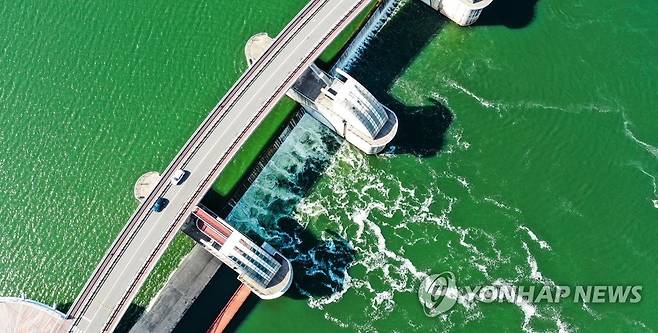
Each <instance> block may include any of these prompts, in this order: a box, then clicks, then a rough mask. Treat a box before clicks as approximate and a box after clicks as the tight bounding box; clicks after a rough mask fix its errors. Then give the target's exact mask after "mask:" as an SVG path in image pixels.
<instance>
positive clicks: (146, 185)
mask: <svg viewBox="0 0 658 333" xmlns="http://www.w3.org/2000/svg"><path fill="white" fill-rule="evenodd" d="M159 181H160V174H159V173H157V172H155V171H151V172H147V173H145V174H143V175H142V176H141V177H139V179H137V182H135V189H134V190H133V194H134V196H135V199H137V201H140V202H141V201H142V200H144V198H146V197H147V196H148V195H149V193H151V191H153V189H154V188H155V185H156V184H157V183H158V182H159Z"/></svg>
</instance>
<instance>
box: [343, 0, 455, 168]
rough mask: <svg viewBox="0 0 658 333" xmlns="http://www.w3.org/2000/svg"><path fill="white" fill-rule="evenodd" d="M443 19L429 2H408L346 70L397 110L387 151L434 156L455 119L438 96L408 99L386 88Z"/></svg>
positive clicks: (400, 73)
mask: <svg viewBox="0 0 658 333" xmlns="http://www.w3.org/2000/svg"><path fill="white" fill-rule="evenodd" d="M444 24H446V20H445V19H444V18H443V16H441V15H440V14H438V13H437V12H436V11H434V10H433V9H431V8H430V7H429V6H427V5H425V4H423V3H421V2H420V1H413V2H410V3H408V4H406V5H405V6H404V7H403V8H401V9H400V12H398V13H397V14H396V15H395V16H394V17H393V18H392V19H391V21H389V22H388V23H387V24H386V26H384V28H383V29H382V30H381V31H380V32H379V34H378V35H377V38H376V39H374V40H372V41H371V42H370V44H369V45H368V47H367V48H366V49H365V50H364V52H363V54H362V56H361V59H360V60H359V61H357V62H356V63H355V64H354V65H353V66H352V69H351V70H350V73H351V75H352V76H353V77H354V78H356V79H357V80H359V82H361V83H362V84H363V85H364V86H365V87H367V88H368V90H370V92H372V93H373V95H375V96H376V97H377V99H378V100H379V101H380V102H382V103H383V104H384V105H386V106H388V107H389V108H390V109H391V110H393V112H395V113H396V115H397V116H398V119H399V128H398V133H397V134H396V137H395V139H393V141H392V142H391V143H390V147H392V149H389V150H388V151H389V152H391V153H394V154H413V155H416V156H420V157H432V156H435V155H437V154H438V153H439V152H440V151H441V149H442V148H443V145H444V135H445V133H446V131H447V130H448V128H449V127H450V124H451V123H452V120H453V116H452V113H451V112H450V110H449V109H448V108H447V107H446V106H444V105H442V104H441V103H440V102H439V101H437V100H429V101H427V102H428V103H427V104H428V105H425V106H412V105H406V104H404V103H402V102H400V101H399V100H397V99H396V98H395V97H393V96H391V95H390V93H389V91H390V89H391V88H392V87H393V85H394V83H395V81H396V80H397V79H398V78H399V77H400V76H401V75H402V74H403V73H404V71H405V70H406V69H407V68H408V66H409V65H410V64H411V63H413V61H414V59H415V58H416V57H417V56H418V54H419V53H420V51H421V50H422V49H423V48H425V47H426V46H427V44H428V43H429V42H430V41H431V40H432V39H433V38H434V36H436V34H437V33H438V32H439V31H440V30H441V27H442V26H443V25H444Z"/></svg>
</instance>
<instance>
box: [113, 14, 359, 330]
mask: <svg viewBox="0 0 658 333" xmlns="http://www.w3.org/2000/svg"><path fill="white" fill-rule="evenodd" d="M362 3H367V1H363V2H362ZM362 3H358V4H357V5H355V6H354V7H352V8H351V9H350V11H349V12H348V14H347V15H346V16H344V17H342V18H341V20H339V22H338V23H337V24H336V25H334V26H333V27H332V28H331V29H330V30H329V34H327V35H325V36H324V37H323V38H322V40H321V41H320V42H319V43H318V44H317V45H316V46H315V47H314V48H313V49H312V51H311V52H310V53H309V54H308V55H307V56H306V57H305V58H304V59H303V60H302V62H301V63H300V64H299V65H298V66H297V67H295V69H294V70H293V72H292V74H291V75H289V76H288V77H287V78H286V80H284V82H283V83H282V84H281V85H279V87H278V88H277V90H276V91H275V93H274V94H273V95H272V96H270V98H269V99H268V100H267V101H266V102H265V104H264V105H263V106H262V107H261V108H260V109H259V111H258V112H257V113H256V116H254V117H253V118H252V119H251V120H250V121H249V123H248V124H247V126H246V127H245V129H244V130H243V131H242V132H241V133H240V135H239V136H238V138H237V139H236V140H235V141H233V143H232V144H231V146H229V148H228V150H227V152H226V153H224V155H223V156H222V157H221V158H220V160H219V161H218V162H217V164H215V166H214V167H213V169H212V170H211V172H210V173H209V175H208V176H207V177H206V179H204V180H203V181H202V183H201V185H200V186H199V188H198V189H197V190H196V191H195V192H194V194H193V195H192V198H191V199H190V200H188V202H187V203H186V204H185V206H184V208H183V209H182V211H181V213H180V214H179V215H178V216H177V217H176V219H175V223H173V224H172V225H171V226H170V228H169V229H168V230H167V232H166V234H165V237H164V238H163V239H162V240H161V241H160V242H159V243H158V245H157V246H156V249H155V251H154V252H153V253H151V255H150V256H149V259H148V260H147V263H146V264H145V265H144V266H142V268H141V269H140V271H139V273H138V275H137V277H136V278H135V280H133V282H132V284H131V286H130V287H129V289H128V291H127V292H126V293H125V294H124V296H123V297H122V299H121V301H120V303H119V305H118V306H117V307H115V310H114V312H113V313H112V316H111V317H110V320H109V321H108V323H107V324H106V325H105V328H104V331H105V330H107V329H109V328H110V327H112V321H113V320H115V319H116V317H117V316H118V313H120V309H121V308H122V307H123V306H124V305H125V303H126V300H127V299H128V298H129V296H130V295H131V294H132V293H133V292H134V289H135V287H136V286H137V285H138V282H139V281H140V280H141V279H142V278H145V277H143V274H144V273H145V271H146V269H147V268H148V267H149V266H150V263H151V262H152V261H153V259H154V258H155V257H156V256H158V257H159V255H161V253H160V252H161V251H164V250H163V249H161V247H162V245H163V244H164V243H168V239H169V238H173V234H172V233H173V232H174V231H176V230H177V229H178V225H179V224H180V223H182V221H181V219H182V218H184V217H187V216H188V215H189V213H188V211H189V210H190V206H196V204H195V203H194V201H197V200H200V198H198V196H199V195H200V194H201V193H204V194H205V192H207V188H208V187H209V183H212V181H213V180H214V179H215V178H216V176H217V175H216V174H217V170H218V169H219V167H220V166H221V165H222V164H223V163H224V162H225V161H226V157H228V156H229V155H232V154H235V152H236V151H235V148H236V146H237V144H238V143H240V141H241V140H242V139H243V137H244V136H245V134H247V133H248V132H250V130H251V129H252V128H253V124H254V123H255V122H256V121H257V120H258V119H259V118H262V116H263V114H264V112H265V111H267V110H268V109H270V108H271V107H272V106H273V105H271V104H272V103H273V102H274V101H277V100H278V99H279V98H280V97H281V96H282V95H284V94H285V91H286V90H287V89H285V87H286V85H288V84H290V81H292V80H293V78H295V77H296V76H299V75H300V74H301V73H300V70H301V69H302V68H303V67H305V66H307V64H308V62H309V60H310V61H313V60H314V59H315V58H317V56H318V53H319V52H318V50H319V49H320V48H321V47H322V46H323V45H324V44H325V43H326V42H327V40H329V39H330V38H333V37H335V35H337V32H338V31H339V28H340V27H341V26H342V25H343V24H344V23H345V21H347V20H348V19H349V18H350V17H352V16H353V15H355V12H356V13H358V10H359V8H360V7H361V6H362ZM277 39H278V38H277ZM210 185H212V184H210Z"/></svg>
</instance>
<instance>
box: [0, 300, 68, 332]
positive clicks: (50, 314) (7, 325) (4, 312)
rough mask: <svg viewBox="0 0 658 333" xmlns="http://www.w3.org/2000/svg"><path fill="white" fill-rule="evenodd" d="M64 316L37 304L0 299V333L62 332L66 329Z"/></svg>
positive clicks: (27, 301)
mask: <svg viewBox="0 0 658 333" xmlns="http://www.w3.org/2000/svg"><path fill="white" fill-rule="evenodd" d="M64 318H65V317H64V314H63V313H61V312H59V311H57V310H55V309H53V308H51V307H49V306H47V305H45V304H41V303H39V302H35V301H30V300H27V299H23V298H15V297H0V332H16V333H22V332H25V333H28V332H36V333H41V332H44V333H45V332H62V331H64V330H65V328H66V327H67V324H68V323H67V321H66V320H65V319H64Z"/></svg>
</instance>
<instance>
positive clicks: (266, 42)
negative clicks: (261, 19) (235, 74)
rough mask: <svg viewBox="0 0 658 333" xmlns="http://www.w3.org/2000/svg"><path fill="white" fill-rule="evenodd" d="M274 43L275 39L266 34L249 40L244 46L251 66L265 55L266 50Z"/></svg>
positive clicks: (254, 36)
mask: <svg viewBox="0 0 658 333" xmlns="http://www.w3.org/2000/svg"><path fill="white" fill-rule="evenodd" d="M272 42H274V39H272V37H270V36H269V35H267V33H265V32H261V33H257V34H255V35H253V36H251V38H249V40H248V41H247V43H246V44H245V45H244V56H245V57H246V58H247V63H248V64H249V66H251V65H252V64H253V63H255V62H256V60H258V58H260V56H261V55H263V53H265V50H267V48H268V47H270V45H272Z"/></svg>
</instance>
